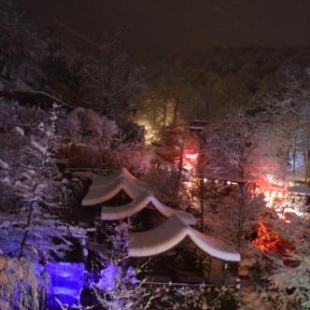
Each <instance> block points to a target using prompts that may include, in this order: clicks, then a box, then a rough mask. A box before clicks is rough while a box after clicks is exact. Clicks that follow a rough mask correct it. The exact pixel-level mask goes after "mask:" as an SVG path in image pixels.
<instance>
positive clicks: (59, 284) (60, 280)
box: [46, 262, 84, 309]
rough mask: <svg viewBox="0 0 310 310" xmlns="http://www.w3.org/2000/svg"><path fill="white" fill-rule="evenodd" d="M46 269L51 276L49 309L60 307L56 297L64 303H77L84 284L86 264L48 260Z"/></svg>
mask: <svg viewBox="0 0 310 310" xmlns="http://www.w3.org/2000/svg"><path fill="white" fill-rule="evenodd" d="M46 270H47V272H48V274H49V276H50V285H49V289H48V293H47V303H48V307H49V309H58V308H59V305H58V302H57V301H56V298H57V299H58V300H59V301H60V302H61V303H62V304H66V305H73V304H76V303H77V299H78V297H79V295H80V292H81V290H82V288H83V284H84V264H83V263H67V262H60V263H51V262H48V263H47V265H46Z"/></svg>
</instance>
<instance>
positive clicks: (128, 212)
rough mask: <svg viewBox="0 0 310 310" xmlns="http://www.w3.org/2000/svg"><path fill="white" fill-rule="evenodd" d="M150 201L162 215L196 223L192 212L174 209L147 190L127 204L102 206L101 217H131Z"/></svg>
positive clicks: (106, 218)
mask: <svg viewBox="0 0 310 310" xmlns="http://www.w3.org/2000/svg"><path fill="white" fill-rule="evenodd" d="M150 203H152V205H153V206H154V208H155V209H156V210H157V211H158V212H159V213H161V214H162V215H163V216H165V217H167V218H169V217H170V216H172V215H178V216H179V218H180V219H181V220H182V221H183V222H184V223H186V224H188V225H195V224H196V223H197V219H196V218H195V217H194V216H193V215H192V214H190V213H187V212H183V211H180V210H175V209H172V208H170V207H168V206H166V205H165V204H163V203H161V202H160V201H159V200H158V199H157V198H155V197H154V196H153V195H152V194H151V193H150V192H148V191H145V192H143V193H142V194H141V195H140V196H138V197H137V198H135V199H134V200H133V201H131V202H130V203H128V204H125V205H122V206H116V207H105V206H103V207H102V208H101V219H102V220H120V219H124V218H127V217H131V216H133V215H134V214H136V213H138V212H140V211H141V210H143V209H144V208H146V207H147V206H148V205H149V204H150Z"/></svg>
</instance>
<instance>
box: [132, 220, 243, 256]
mask: <svg viewBox="0 0 310 310" xmlns="http://www.w3.org/2000/svg"><path fill="white" fill-rule="evenodd" d="M186 237H189V238H190V239H191V240H192V241H193V242H194V243H195V244H196V245H197V246H198V247H199V248H200V249H201V250H202V251H204V252H205V253H208V254H209V255H210V256H213V257H216V258H219V259H221V260H225V261H233V262H239V261H240V259H241V256H240V254H239V253H238V252H237V251H236V250H235V249H233V248H232V247H231V246H230V245H228V244H227V243H225V242H224V241H222V240H220V239H218V238H215V237H213V236H209V235H205V234H202V233H201V232H199V231H197V230H195V229H193V228H192V227H190V226H189V225H187V224H186V223H184V221H183V220H182V219H181V218H180V217H179V216H178V215H172V216H170V217H169V218H168V219H167V221H165V222H164V223H163V224H162V225H160V226H159V227H157V228H155V229H152V230H149V231H146V232H139V233H130V234H129V247H128V254H129V256H131V257H146V256H153V255H157V254H160V253H163V252H166V251H167V250H169V249H171V248H173V247H174V246H176V245H178V244H179V243H180V242H181V241H182V240H184V239H185V238H186Z"/></svg>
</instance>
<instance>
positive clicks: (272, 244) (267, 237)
mask: <svg viewBox="0 0 310 310" xmlns="http://www.w3.org/2000/svg"><path fill="white" fill-rule="evenodd" d="M252 243H253V244H254V245H255V246H256V247H258V248H259V249H261V250H262V251H274V252H277V253H280V254H284V253H285V252H286V251H287V250H289V249H291V244H290V243H289V242H287V241H286V240H283V239H282V238H281V237H280V236H279V235H278V234H277V233H276V232H275V231H273V230H272V229H271V228H270V227H268V226H267V225H265V224H264V223H263V222H258V227H257V237H256V239H254V240H252Z"/></svg>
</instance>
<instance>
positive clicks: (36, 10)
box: [15, 0, 310, 61]
mask: <svg viewBox="0 0 310 310" xmlns="http://www.w3.org/2000/svg"><path fill="white" fill-rule="evenodd" d="M15 1H16V2H17V3H18V4H19V5H20V8H21V9H22V10H24V11H26V12H27V14H28V15H29V16H30V18H31V20H32V21H33V22H35V24H37V25H39V26H40V28H41V29H43V27H44V26H47V25H48V24H50V23H51V22H53V21H59V22H61V23H64V24H65V25H67V26H68V27H70V28H71V29H72V30H74V31H76V32H77V33H79V34H81V35H83V36H85V37H87V39H89V40H94V41H96V42H100V40H101V38H102V35H101V34H102V32H104V31H110V32H114V31H117V30H121V32H122V39H123V41H124V43H125V45H126V47H127V50H128V52H129V53H130V54H132V55H133V56H134V57H135V59H136V60H140V61H154V60H157V59H160V58H162V57H167V56H168V57H171V56H179V55H184V54H195V53H201V52H203V51H205V50H207V49H209V48H213V47H253V46H254V47H257V46H259V47H284V46H296V45H310V1H309V0H15ZM65 32H67V34H68V36H69V37H70V36H72V37H73V35H72V32H71V34H69V31H68V30H65Z"/></svg>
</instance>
